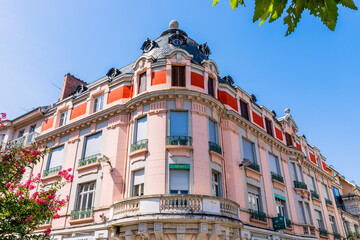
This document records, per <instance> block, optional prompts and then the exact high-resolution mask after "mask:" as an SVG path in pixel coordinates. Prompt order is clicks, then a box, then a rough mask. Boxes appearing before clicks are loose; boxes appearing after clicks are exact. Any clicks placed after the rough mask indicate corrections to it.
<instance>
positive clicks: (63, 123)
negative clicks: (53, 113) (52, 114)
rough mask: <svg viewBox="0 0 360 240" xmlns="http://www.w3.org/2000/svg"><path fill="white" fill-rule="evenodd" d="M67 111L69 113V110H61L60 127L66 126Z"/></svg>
mask: <svg viewBox="0 0 360 240" xmlns="http://www.w3.org/2000/svg"><path fill="white" fill-rule="evenodd" d="M67 113H68V111H67V110H65V111H62V112H60V117H59V127H61V126H64V125H65V124H66V120H67Z"/></svg>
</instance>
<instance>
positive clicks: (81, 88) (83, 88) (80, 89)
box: [70, 84, 88, 99]
mask: <svg viewBox="0 0 360 240" xmlns="http://www.w3.org/2000/svg"><path fill="white" fill-rule="evenodd" d="M86 90H88V88H87V87H86V86H85V85H83V84H79V85H77V87H76V88H75V90H74V91H73V92H72V93H71V94H70V95H73V98H74V99H75V98H77V97H78V96H79V95H80V94H81V93H83V92H85V91H86Z"/></svg>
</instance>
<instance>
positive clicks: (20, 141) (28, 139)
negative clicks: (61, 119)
mask: <svg viewBox="0 0 360 240" xmlns="http://www.w3.org/2000/svg"><path fill="white" fill-rule="evenodd" d="M37 136H39V133H37V132H31V133H28V134H25V135H23V136H22V137H19V138H16V139H14V140H11V141H9V143H8V145H9V144H10V145H13V146H15V147H23V146H27V145H30V144H31V143H33V142H34V139H35V137H37Z"/></svg>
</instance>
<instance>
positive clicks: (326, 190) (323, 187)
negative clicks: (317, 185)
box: [321, 183, 330, 200]
mask: <svg viewBox="0 0 360 240" xmlns="http://www.w3.org/2000/svg"><path fill="white" fill-rule="evenodd" d="M321 188H322V192H323V194H324V198H325V199H327V200H330V197H329V191H328V187H327V185H326V184H324V183H321Z"/></svg>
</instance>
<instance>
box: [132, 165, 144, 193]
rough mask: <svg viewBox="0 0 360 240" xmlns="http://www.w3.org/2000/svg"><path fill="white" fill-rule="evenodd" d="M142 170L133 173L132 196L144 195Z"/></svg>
mask: <svg viewBox="0 0 360 240" xmlns="http://www.w3.org/2000/svg"><path fill="white" fill-rule="evenodd" d="M144 182H145V181H144V169H141V170H138V171H134V172H133V190H132V196H133V197H135V196H142V195H144Z"/></svg>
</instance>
